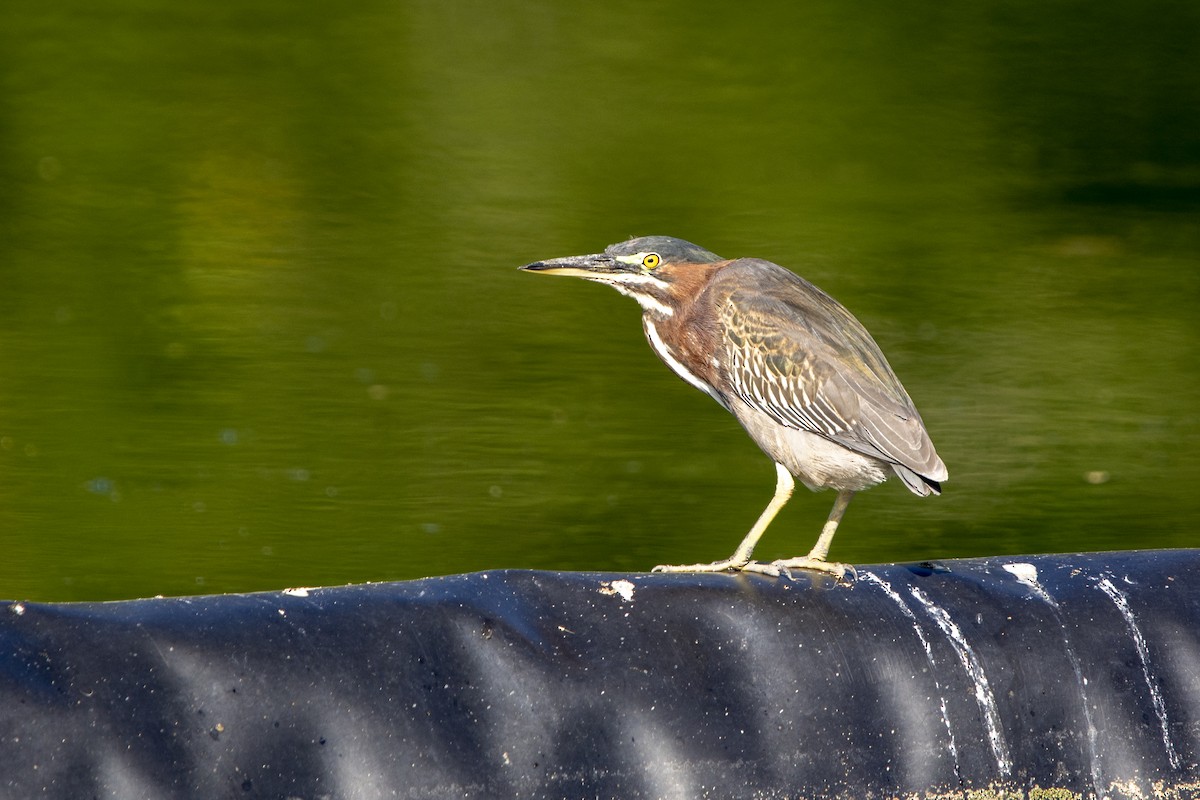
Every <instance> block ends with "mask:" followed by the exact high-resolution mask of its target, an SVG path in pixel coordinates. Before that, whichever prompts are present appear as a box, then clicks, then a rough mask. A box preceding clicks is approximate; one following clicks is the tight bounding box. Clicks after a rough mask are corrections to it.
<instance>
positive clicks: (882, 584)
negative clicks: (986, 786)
mask: <svg viewBox="0 0 1200 800" xmlns="http://www.w3.org/2000/svg"><path fill="white" fill-rule="evenodd" d="M859 575H860V576H861V577H862V578H863V579H864V580H866V581H868V582H870V583H873V584H875V585H876V586H878V587H879V588H880V589H882V590H883V593H884V594H885V595H887V597H888V599H889V600H891V601H892V602H893V603H895V604H896V606H897V607H898V608H899V609H900V612H901V613H902V614H904V616H905V617H907V618H908V621H909V622H911V623H912V627H913V632H914V633H916V634H917V639H918V640H919V641H920V642H921V647H922V649H924V650H925V659H926V660H927V661H928V662H929V674H930V675H931V676H933V686H934V688H935V689H937V691H938V700H939V705H940V708H941V711H942V724H943V725H945V726H946V736H947V737H948V738H949V746H948V748H947V749H949V751H950V758H951V760H952V761H953V763H954V774H955V775H956V776H957V775H959V774H960V773H959V768H958V745H957V744H956V743H955V741H954V729H953V728H951V727H950V715H949V713H947V711H946V697H945V694H944V693H943V692H942V684H941V681H939V680H938V678H937V674H938V673H937V664H936V663H935V662H934V660H933V648H932V647H930V645H929V639H927V638H926V637H925V631H924V630H922V629H921V623H920V621H919V620H918V619H917V615H916V614H914V613H913V610H912V609H911V608H909V607H908V603H906V602H904V598H903V597H901V596H900V593H899V592H897V591H896V590H895V589H893V588H892V586H891V584H889V583H888V582H887V581H885V580H884V579H883V578H881V577H879V576H878V575H876V574H875V573H873V572H867V571H866V570H863V571H862V572H861V573H859Z"/></svg>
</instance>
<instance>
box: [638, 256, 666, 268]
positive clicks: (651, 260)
mask: <svg viewBox="0 0 1200 800" xmlns="http://www.w3.org/2000/svg"><path fill="white" fill-rule="evenodd" d="M661 263H662V259H661V258H659V255H658V253H647V254H646V255H645V256H644V257H643V258H642V266H643V267H645V268H646V269H654V268H655V267H657V266H658V265H659V264H661Z"/></svg>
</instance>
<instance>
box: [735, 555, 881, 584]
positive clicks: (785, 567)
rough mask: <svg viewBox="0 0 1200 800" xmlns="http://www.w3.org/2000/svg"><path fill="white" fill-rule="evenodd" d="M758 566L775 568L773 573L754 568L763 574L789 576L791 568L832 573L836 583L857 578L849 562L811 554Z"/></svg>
mask: <svg viewBox="0 0 1200 800" xmlns="http://www.w3.org/2000/svg"><path fill="white" fill-rule="evenodd" d="M758 566H762V567H767V568H769V569H773V570H775V571H774V572H773V573H772V572H766V571H764V570H756V571H761V572H763V574H764V575H772V574H773V575H787V576H788V577H789V578H790V577H791V570H793V569H807V570H811V571H813V572H824V573H825V574H827V575H832V576H833V577H834V578H836V579H837V581H838V583H850V582H851V581H853V580H855V579H857V578H858V571H857V570H856V569H854V566H853V565H851V564H839V563H838V562H836V561H826V560H825V559H823V558H813V557H812V556H801V557H799V558H781V559H779V560H778V561H772V562H771V563H770V564H760V565H758ZM847 574H849V576H850V577H849V579H847V577H846V576H847Z"/></svg>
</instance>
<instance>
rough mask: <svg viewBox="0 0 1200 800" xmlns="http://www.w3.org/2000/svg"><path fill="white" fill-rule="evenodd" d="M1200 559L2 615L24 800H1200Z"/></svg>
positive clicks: (17, 776) (628, 582)
mask: <svg viewBox="0 0 1200 800" xmlns="http://www.w3.org/2000/svg"><path fill="white" fill-rule="evenodd" d="M1198 760H1200V551H1167V552H1137V553H1102V554H1090V555H1066V556H1038V557H1023V558H1022V557H1019V558H993V559H979V560H963V561H948V562H945V563H944V564H940V565H925V566H914V565H908V566H905V565H889V566H873V567H864V568H860V570H859V572H858V576H857V579H856V580H854V581H853V582H852V584H851V585H849V586H846V585H835V584H833V583H831V582H829V581H826V580H825V579H823V578H821V577H815V578H813V577H810V576H809V575H808V574H806V573H797V574H796V575H795V578H794V580H790V581H789V580H786V579H783V580H773V579H768V578H764V577H761V576H754V577H737V576H728V575H701V576H696V575H653V576H652V575H641V574H638V575H617V574H586V573H542V572H520V571H504V572H492V573H479V574H472V575H460V576H452V577H447V578H431V579H427V580H421V581H412V582H407V583H394V584H376V585H368V586H351V587H341V588H330V589H309V590H298V591H290V592H276V593H261V594H250V595H230V596H220V597H192V598H173V599H155V600H140V601H132V602H122V603H97V604H65V605H50V604H36V603H11V602H10V603H4V604H3V605H0V797H3V798H33V797H39V798H41V797H50V798H87V797H119V798H142V797H145V798H226V797H228V798H233V797H239V798H240V797H247V798H250V797H262V798H285V797H296V798H321V797H328V798H376V797H379V798H384V797H389V798H390V797H400V798H443V797H444V798H452V797H479V798H492V797H497V798H503V797H528V798H576V797H578V798H597V797H599V798H658V797H661V798H698V797H712V798H734V797H762V798H790V797H827V796H829V797H891V796H905V795H908V796H913V797H917V796H924V795H925V793H926V792H938V793H944V794H947V795H949V796H957V795H959V794H960V793H965V792H966V791H967V790H978V791H981V792H982V793H981V794H978V795H974V796H979V797H988V796H1000V795H1002V794H1003V793H1004V792H1011V793H1014V794H1009V795H1007V796H1018V797H1020V796H1028V797H1067V796H1071V795H1076V796H1088V795H1093V796H1110V797H1131V798H1132V797H1154V796H1160V797H1200V769H1198V768H1197V761H1198Z"/></svg>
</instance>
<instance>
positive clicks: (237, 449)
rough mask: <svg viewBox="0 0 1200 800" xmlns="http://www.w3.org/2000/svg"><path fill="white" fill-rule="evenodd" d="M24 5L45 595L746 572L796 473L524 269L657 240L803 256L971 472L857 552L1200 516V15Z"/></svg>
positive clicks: (896, 504) (11, 586)
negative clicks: (757, 524) (749, 539)
mask: <svg viewBox="0 0 1200 800" xmlns="http://www.w3.org/2000/svg"><path fill="white" fill-rule="evenodd" d="M4 16H5V20H4V22H3V23H0V81H2V84H0V86H2V91H0V187H2V190H0V596H3V597H16V598H33V599H43V600H65V599H102V598H124V597H135V596H145V595H153V594H185V593H197V592H202V593H209V592H227V591H245V590H255V589H268V588H281V587H285V586H297V585H318V584H339V583H346V582H359V581H374V580H394V579H405V578H415V577H421V576H426V575H435V574H445V573H453V572H462V571H472V570H482V569H492V568H500V567H528V568H539V569H568V570H590V569H603V570H644V569H648V568H649V567H650V566H652V565H654V564H657V563H662V562H676V563H679V562H682V561H696V560H711V559H715V558H718V557H723V556H725V555H728V553H729V552H730V551H731V550H732V549H733V547H734V546H735V545H736V543H737V542H738V541H739V540H740V538H741V536H742V534H743V533H744V531H745V530H746V529H747V527H748V526H749V525H750V523H751V522H752V521H753V520H754V518H755V517H756V516H757V514H758V512H759V511H760V509H761V507H762V506H763V505H764V504H765V503H766V501H767V499H768V498H769V496H770V494H771V491H772V489H773V485H774V470H773V467H772V465H771V464H770V462H769V461H768V460H767V459H766V458H765V457H764V456H763V455H762V454H761V453H760V452H759V451H758V450H757V449H756V448H755V446H754V445H753V444H752V443H751V442H750V441H749V439H748V438H747V437H746V436H745V434H744V433H743V432H742V431H741V430H740V428H739V427H738V426H737V424H736V423H735V422H734V421H733V419H732V418H730V417H728V416H727V415H726V414H724V412H722V411H721V410H720V409H719V408H718V407H717V405H716V404H715V403H713V402H712V401H711V400H710V399H709V398H707V397H705V396H704V395H702V394H701V393H699V392H697V391H695V390H693V389H692V388H690V387H688V386H686V385H685V384H684V383H682V382H681V381H679V380H678V379H677V378H675V377H674V376H672V375H671V374H670V373H669V372H668V371H667V370H666V369H665V368H664V367H663V366H662V365H661V364H660V363H658V361H657V360H656V359H655V357H654V356H653V354H652V353H651V352H650V350H649V348H648V347H647V346H646V344H645V342H644V341H643V339H642V333H641V330H640V326H639V324H638V313H639V312H638V309H637V307H636V305H635V304H634V303H633V302H632V301H630V300H629V299H627V298H623V297H620V296H619V295H617V294H616V293H615V292H613V291H611V290H609V289H606V288H604V287H600V286H594V285H589V284H584V283H582V282H573V281H568V280H552V279H547V278H538V277H535V276H530V275H527V274H522V273H518V272H517V271H516V269H515V268H516V267H517V266H518V265H520V264H523V263H526V262H528V261H531V260H535V259H538V258H543V257H550V256H559V255H568V254H574V253H584V252H594V251H596V250H599V249H601V248H603V247H604V246H605V245H607V244H610V243H612V242H615V241H620V240H623V239H625V238H628V237H629V236H631V235H636V234H649V233H658V234H668V235H674V236H680V237H683V238H687V239H690V240H692V241H695V242H697V243H698V244H700V245H702V246H704V247H707V248H709V249H711V250H714V251H716V252H718V253H720V254H722V255H724V256H727V257H734V256H741V255H755V256H761V257H765V258H769V259H772V260H774V261H777V262H779V263H781V264H784V265H786V266H789V267H791V268H793V269H795V270H796V271H798V272H800V273H801V274H803V275H804V276H805V277H807V278H809V279H810V280H812V281H814V282H815V283H817V284H818V285H820V286H822V287H823V288H825V289H826V290H827V291H829V292H830V293H831V294H833V295H834V296H835V297H837V298H838V299H840V300H841V301H842V302H843V303H844V304H846V305H847V306H848V307H849V308H850V309H851V310H852V311H854V312H855V313H856V314H857V315H858V316H859V318H860V319H862V320H863V322H864V323H865V324H866V325H867V327H868V328H870V329H871V330H872V332H873V333H874V334H875V337H876V339H877V340H878V341H879V342H880V344H881V346H882V347H883V349H884V351H885V352H886V353H887V354H888V357H889V359H890V361H891V363H892V365H893V367H894V368H895V370H896V372H897V373H898V374H899V375H900V377H901V378H902V380H903V381H904V383H905V385H906V386H907V388H908V390H909V393H910V394H911V395H912V396H913V398H914V399H915V400H916V402H917V405H918V407H919V408H920V409H921V412H922V415H923V416H924V418H925V421H926V423H927V425H928V427H929V429H930V431H931V434H932V436H933V440H934V442H935V443H936V444H937V447H938V450H939V452H940V454H941V455H942V457H943V459H944V460H945V462H946V464H947V465H948V467H949V470H950V481H949V482H947V484H946V486H945V489H946V491H945V494H944V495H943V496H942V497H940V498H933V499H929V500H920V499H918V498H916V497H914V496H911V495H909V494H908V493H907V492H906V491H905V490H904V489H903V487H901V486H900V485H899V484H898V483H897V482H893V483H890V484H887V485H885V486H882V487H879V488H877V489H875V490H872V491H870V492H866V493H864V494H862V495H860V496H859V497H858V498H856V499H855V501H854V503H853V504H852V505H851V507H850V510H849V512H848V514H847V517H846V520H845V522H844V524H843V527H842V530H841V532H840V533H839V535H838V538H837V540H836V541H835V543H834V549H833V553H832V555H833V556H834V557H835V558H838V559H841V560H849V561H854V562H859V563H867V562H878V561H893V560H924V559H940V558H948V557H954V556H972V555H984V554H998V553H1008V554H1015V553H1028V552H1048V551H1073V550H1097V549H1113V548H1135V547H1180V546H1194V545H1196V544H1198V543H1200V538H1198V537H1197V535H1196V529H1195V522H1196V520H1197V516H1198V515H1197V512H1198V510H1200V500H1198V499H1197V498H1198V497H1200V491H1198V490H1197V488H1196V487H1197V482H1198V481H1200V457H1198V456H1197V449H1198V445H1200V380H1198V370H1197V362H1198V356H1200V352H1198V350H1200V348H1198V347H1197V344H1198V342H1200V314H1198V313H1197V307H1198V306H1197V300H1198V299H1200V133H1198V132H1200V56H1198V55H1197V53H1198V52H1200V51H1197V48H1196V46H1195V43H1196V42H1197V41H1200V6H1196V5H1195V4H1192V3H1185V2H1151V3H1132V2H1116V3H1106V4H1102V5H1100V6H1095V5H1091V4H1089V5H1086V6H1084V5H1082V4H1079V3H1072V2H1051V3H1010V2H1003V3H1001V2H991V3H989V2H984V3H972V4H951V5H949V6H946V5H945V4H940V3H932V2H930V3H917V4H907V5H906V6H905V7H904V9H900V8H898V7H897V8H893V7H892V6H888V5H871V4H857V3H843V2H830V1H828V0H826V2H814V3H806V4H802V5H798V6H796V7H795V8H792V9H790V10H787V11H780V12H771V13H763V12H761V11H759V10H757V9H755V8H754V7H746V6H736V5H734V6H731V5H728V4H724V3H699V4H697V3H695V2H688V3H683V2H661V3H603V4H566V3H558V2H548V1H547V2H514V3H503V2H502V3H495V2H491V3H484V2H412V3H372V2H351V3H343V4H299V5H298V4H294V3H285V2H272V1H271V0H265V1H263V2H253V3H248V4H246V3H208V4H181V3H174V2H163V0H114V2H109V3H103V4H95V3H81V2H72V1H71V0H67V2H65V3H57V4H45V3H32V2H28V1H27V0H18V2H16V3H14V4H10V5H9V6H8V7H6V11H5V15H4ZM832 500H833V497H832V495H830V494H828V493H826V494H822V495H811V494H809V493H807V492H804V491H803V490H801V491H800V492H798V494H797V495H796V497H795V499H794V500H793V501H792V503H791V505H790V506H789V507H788V508H787V509H786V510H785V511H784V513H783V514H782V515H781V516H780V518H779V519H778V520H777V521H776V523H775V525H774V526H773V527H772V528H771V530H770V531H769V532H768V534H767V536H766V537H765V538H764V540H763V543H762V545H761V547H760V550H759V555H761V556H762V557H769V558H774V557H779V556H790V555H797V554H801V553H803V552H806V551H807V550H808V548H809V546H810V545H811V544H812V541H813V540H814V538H815V536H816V532H817V530H818V528H819V525H820V523H821V521H823V519H824V517H825V514H826V513H827V512H828V509H829V507H830V505H831V504H832Z"/></svg>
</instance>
